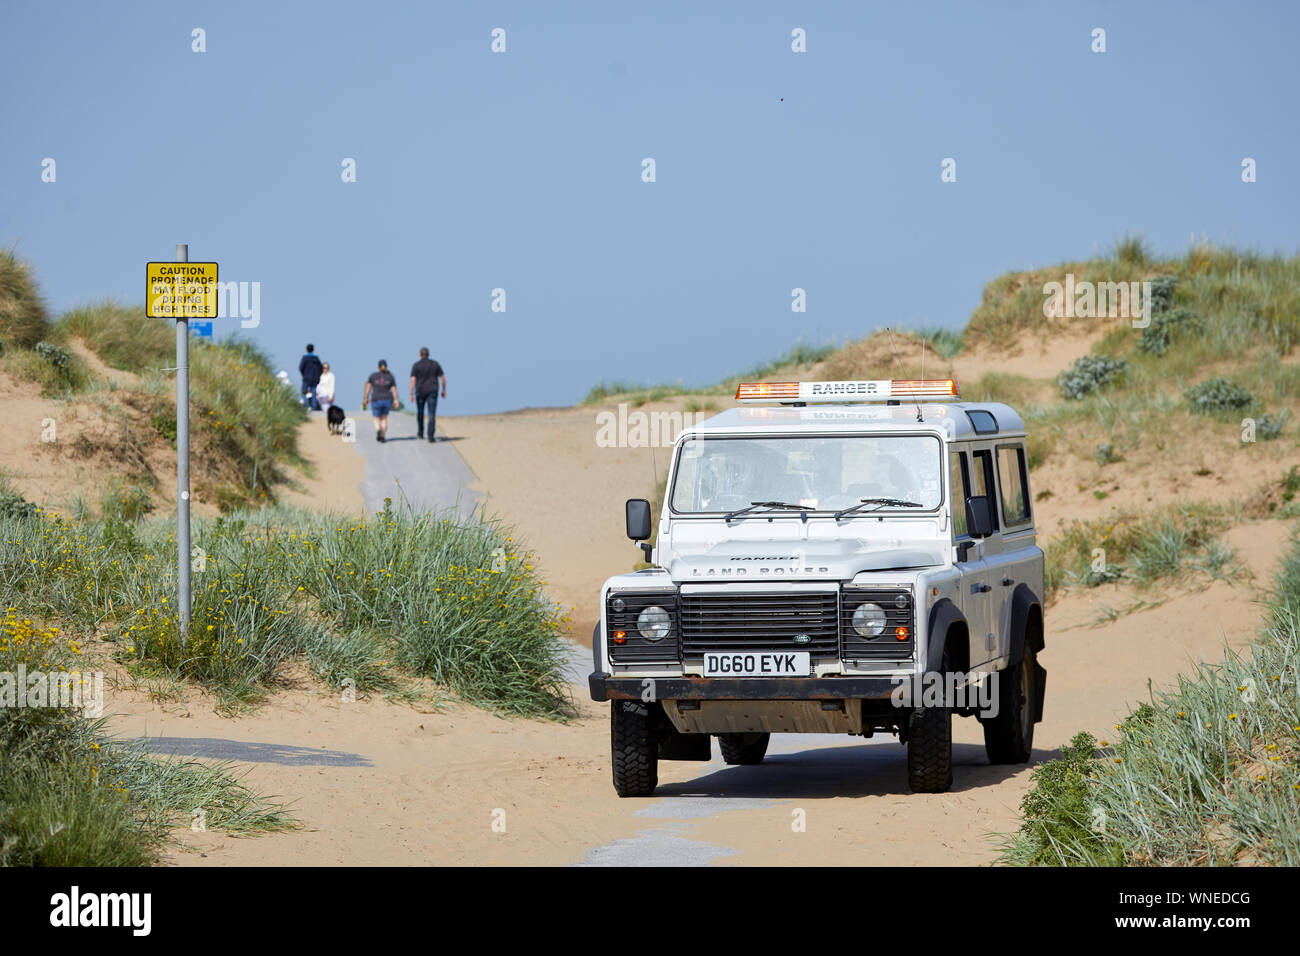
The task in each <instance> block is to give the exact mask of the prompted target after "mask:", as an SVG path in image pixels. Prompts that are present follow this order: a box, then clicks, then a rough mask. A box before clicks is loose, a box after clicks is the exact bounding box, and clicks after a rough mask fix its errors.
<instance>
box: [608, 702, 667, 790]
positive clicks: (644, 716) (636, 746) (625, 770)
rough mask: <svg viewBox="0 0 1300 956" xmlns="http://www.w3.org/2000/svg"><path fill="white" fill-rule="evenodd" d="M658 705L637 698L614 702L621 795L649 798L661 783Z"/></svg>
mask: <svg viewBox="0 0 1300 956" xmlns="http://www.w3.org/2000/svg"><path fill="white" fill-rule="evenodd" d="M658 706H659V705H658V704H646V703H642V702H641V701H636V700H616V701H614V702H613V704H611V705H610V711H609V738H610V752H611V755H612V758H613V759H612V761H611V762H612V763H613V765H614V790H615V791H617V793H618V795H619V796H620V797H648V796H650V795H651V794H652V793H654V792H655V787H657V786H659V722H658V720H657V718H658V716H659V715H658V714H657V713H656V712H655V710H656V708H657V707H658Z"/></svg>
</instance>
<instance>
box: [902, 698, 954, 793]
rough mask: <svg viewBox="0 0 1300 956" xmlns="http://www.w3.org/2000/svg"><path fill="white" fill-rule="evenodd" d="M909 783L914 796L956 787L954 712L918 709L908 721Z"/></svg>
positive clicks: (938, 709) (933, 708)
mask: <svg viewBox="0 0 1300 956" xmlns="http://www.w3.org/2000/svg"><path fill="white" fill-rule="evenodd" d="M907 784H908V786H909V787H911V788H912V792H913V793H946V792H947V790H948V788H949V787H951V786H952V709H951V708H948V707H918V708H916V709H915V710H913V711H912V712H911V714H910V715H908V718H907Z"/></svg>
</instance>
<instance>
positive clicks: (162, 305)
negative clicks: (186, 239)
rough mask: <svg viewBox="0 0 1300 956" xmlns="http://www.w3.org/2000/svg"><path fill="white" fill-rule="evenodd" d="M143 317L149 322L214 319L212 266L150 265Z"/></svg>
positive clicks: (189, 264) (215, 301)
mask: <svg viewBox="0 0 1300 956" xmlns="http://www.w3.org/2000/svg"><path fill="white" fill-rule="evenodd" d="M148 277H149V279H148V285H149V291H148V293H147V294H146V296H145V314H146V315H148V316H149V317H150V318H153V319H215V318H216V317H217V264H216V263H215V262H151V263H149V272H148Z"/></svg>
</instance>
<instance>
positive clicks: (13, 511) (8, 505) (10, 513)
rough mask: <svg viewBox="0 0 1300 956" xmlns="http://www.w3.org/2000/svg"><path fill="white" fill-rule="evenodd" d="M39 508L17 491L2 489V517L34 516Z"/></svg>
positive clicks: (0, 506) (0, 502) (0, 499)
mask: <svg viewBox="0 0 1300 956" xmlns="http://www.w3.org/2000/svg"><path fill="white" fill-rule="evenodd" d="M38 511H39V509H38V508H37V507H36V505H34V504H32V503H31V502H30V501H28V500H27V499H26V498H24V497H23V496H22V495H20V494H18V492H16V491H0V519H4V518H34V517H36V514H37V512H38Z"/></svg>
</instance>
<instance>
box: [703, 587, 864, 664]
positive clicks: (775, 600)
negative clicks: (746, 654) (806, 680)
mask: <svg viewBox="0 0 1300 956" xmlns="http://www.w3.org/2000/svg"><path fill="white" fill-rule="evenodd" d="M679 610H680V621H681V631H682V654H683V656H684V657H686V658H687V659H688V660H689V659H692V658H696V659H698V658H702V657H703V656H704V653H705V652H706V651H809V652H810V653H811V655H812V659H813V660H815V661H816V660H836V659H838V658H839V648H840V638H839V607H838V597H837V595H836V594H835V592H833V591H822V592H809V593H803V594H800V593H797V592H795V593H791V592H765V593H754V592H750V593H741V592H735V593H730V594H682V595H681V598H680V602H679ZM800 634H807V635H808V638H809V640H808V641H807V642H805V643H795V637H796V636H798V635H800Z"/></svg>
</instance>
